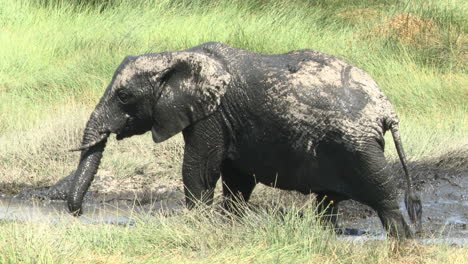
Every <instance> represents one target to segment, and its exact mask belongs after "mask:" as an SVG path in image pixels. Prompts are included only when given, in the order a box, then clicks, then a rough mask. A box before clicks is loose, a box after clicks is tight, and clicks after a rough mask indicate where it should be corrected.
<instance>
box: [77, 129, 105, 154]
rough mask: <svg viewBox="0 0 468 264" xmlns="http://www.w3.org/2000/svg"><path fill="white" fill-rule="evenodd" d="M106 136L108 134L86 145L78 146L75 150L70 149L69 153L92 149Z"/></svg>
mask: <svg viewBox="0 0 468 264" xmlns="http://www.w3.org/2000/svg"><path fill="white" fill-rule="evenodd" d="M108 136H109V133H104V134H101V135H100V136H99V137H98V138H97V139H96V140H94V141H91V142H89V143H88V144H86V145H81V146H79V147H77V148H72V149H70V151H82V150H85V149H89V148H90V147H93V146H95V145H97V144H99V143H100V142H101V141H103V140H104V139H106V138H107V137H108Z"/></svg>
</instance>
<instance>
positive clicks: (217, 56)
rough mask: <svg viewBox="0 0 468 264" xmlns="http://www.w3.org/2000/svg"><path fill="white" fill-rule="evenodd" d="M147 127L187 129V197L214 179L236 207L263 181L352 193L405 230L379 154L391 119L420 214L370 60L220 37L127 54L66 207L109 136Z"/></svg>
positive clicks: (195, 197)
mask: <svg viewBox="0 0 468 264" xmlns="http://www.w3.org/2000/svg"><path fill="white" fill-rule="evenodd" d="M150 130H151V133H152V137H153V140H154V141H155V142H156V143H158V142H162V141H164V140H166V139H168V138H170V137H172V136H174V135H175V134H177V133H179V132H181V131H182V133H183V137H184V141H185V153H184V161H183V169H182V177H183V183H184V185H185V187H184V188H185V196H186V204H187V206H188V207H189V208H191V207H193V206H194V204H195V202H196V201H202V202H205V203H208V204H209V203H211V201H212V198H213V190H214V188H215V184H216V182H217V181H218V179H219V178H220V176H221V178H222V181H223V195H224V197H225V201H226V205H227V207H228V208H230V207H231V206H234V205H233V203H232V202H233V201H236V200H242V201H248V200H249V197H250V194H251V193H252V190H253V189H254V187H255V185H256V184H257V183H259V182H260V183H263V184H266V185H270V186H274V187H278V188H281V189H285V190H296V191H299V192H301V193H304V194H309V193H316V194H317V195H318V197H319V199H322V198H323V199H325V201H326V202H327V203H328V202H331V201H333V203H330V205H329V206H328V207H327V206H323V207H322V210H327V211H326V212H327V213H336V205H337V204H338V203H339V202H340V201H342V200H345V199H354V200H357V201H359V202H362V203H364V204H367V205H369V206H370V207H372V208H373V209H374V210H376V211H377V213H378V215H379V217H380V219H381V221H382V223H383V226H384V227H385V228H386V230H387V231H388V232H389V233H390V235H392V236H396V237H400V238H404V237H410V236H411V231H410V229H409V227H408V225H407V224H406V222H405V220H404V218H403V216H402V214H401V212H400V210H399V206H398V201H397V189H396V180H395V177H396V176H394V174H393V173H391V172H390V171H389V169H390V168H389V166H388V163H387V161H386V159H385V157H384V133H385V131H387V130H391V132H392V135H393V139H394V142H395V145H396V149H397V151H398V155H399V157H400V160H401V163H402V165H403V168H404V172H405V176H406V181H407V190H406V195H405V202H406V208H407V210H408V213H409V216H410V218H411V220H412V221H413V222H416V223H419V224H420V222H421V210H422V209H421V201H420V199H419V198H418V196H417V195H416V194H415V193H414V192H413V189H412V183H411V178H410V177H409V174H408V170H407V167H406V160H405V155H404V152H403V148H402V145H401V141H400V136H399V132H398V119H397V116H396V114H395V112H394V111H393V110H392V106H391V105H390V103H389V101H388V100H387V98H386V97H385V96H384V94H383V93H382V92H381V91H380V89H379V88H378V87H377V84H376V83H375V82H374V81H373V80H372V79H371V78H370V77H369V75H368V74H367V73H365V72H364V71H363V70H361V69H359V68H357V67H354V66H352V65H350V64H349V63H347V62H345V61H343V60H341V59H338V58H336V57H333V56H330V55H326V54H323V53H320V52H316V51H311V50H298V51H292V52H289V53H286V54H278V55H265V54H258V53H254V52H250V51H247V50H242V49H238V48H233V47H230V46H227V45H225V44H221V43H215V42H210V43H205V44H202V45H199V46H196V47H193V48H190V49H187V50H183V51H178V52H161V53H154V54H145V55H140V56H129V57H126V58H125V60H124V61H123V62H122V63H121V64H120V66H119V67H118V68H117V70H116V72H115V74H114V76H113V78H112V81H111V82H110V84H109V86H108V87H107V89H106V91H105V93H104V95H103V96H102V98H101V100H100V101H99V103H98V105H97V106H96V108H95V110H94V111H93V112H92V113H91V116H90V118H89V121H88V122H87V125H86V129H85V131H84V136H83V141H82V145H81V147H79V148H77V149H76V150H80V151H81V157H80V161H79V165H78V168H77V170H76V173H75V178H74V180H73V181H72V184H71V187H70V190H69V194H68V207H69V209H70V211H71V212H73V213H74V214H81V213H82V201H83V196H84V194H85V193H86V191H87V190H88V187H89V186H90V184H91V182H92V180H93V178H94V175H95V173H96V171H97V169H98V166H99V163H100V160H101V157H102V153H103V150H104V147H105V145H106V140H107V138H108V137H109V135H110V133H115V134H116V137H117V139H118V140H121V139H123V138H126V137H130V136H133V135H139V134H143V133H145V132H147V131H150Z"/></svg>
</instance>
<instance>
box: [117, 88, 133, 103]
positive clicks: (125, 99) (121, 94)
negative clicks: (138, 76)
mask: <svg viewBox="0 0 468 264" xmlns="http://www.w3.org/2000/svg"><path fill="white" fill-rule="evenodd" d="M117 97H118V98H119V101H120V102H121V103H122V104H128V103H129V102H130V99H131V97H132V96H131V95H130V94H129V93H128V92H126V91H124V90H120V91H118V92H117Z"/></svg>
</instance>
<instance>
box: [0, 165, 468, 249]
mask: <svg viewBox="0 0 468 264" xmlns="http://www.w3.org/2000/svg"><path fill="white" fill-rule="evenodd" d="M442 161H444V160H443V159H442V160H441V159H439V161H437V162H434V161H430V162H425V163H422V162H413V163H410V173H411V174H412V175H413V177H414V180H415V181H414V185H415V188H416V190H417V192H418V193H419V194H420V196H421V199H422V201H423V219H422V220H423V230H422V232H421V233H419V234H417V237H418V240H419V242H420V243H423V244H434V243H436V244H437V243H444V244H450V245H451V244H455V245H465V246H466V245H468V165H467V163H468V159H467V158H465V156H463V157H462V158H461V159H459V161H458V162H457V164H458V165H460V166H457V167H455V168H454V167H447V166H445V165H444V163H443V162H442ZM393 166H394V168H395V169H394V171H395V173H401V171H400V170H401V165H400V164H399V163H395V164H394V165H393ZM70 177H72V175H71V176H69V177H66V178H64V179H63V180H61V181H59V182H58V183H57V184H55V185H54V186H52V187H50V188H39V189H35V190H25V191H24V192H23V193H20V194H19V195H17V196H16V197H15V198H11V197H3V198H2V197H1V196H0V220H2V219H3V220H19V221H38V220H39V221H42V220H43V219H48V220H46V221H51V219H52V221H57V220H61V219H64V218H70V219H73V218H72V217H71V216H70V215H69V214H68V213H67V208H66V203H65V202H64V201H63V200H64V199H65V193H66V190H67V189H68V188H67V185H68V182H69V180H70ZM139 177H140V176H137V177H133V178H132V177H130V178H129V179H127V181H128V183H127V182H122V181H118V182H117V181H116V180H113V179H112V178H111V177H107V178H106V177H102V178H99V177H97V178H96V180H95V181H94V182H93V185H92V187H91V190H90V192H88V194H87V196H86V199H85V201H86V203H85V204H84V210H85V214H84V215H83V216H81V217H80V218H79V220H80V221H84V222H88V223H103V224H118V225H134V224H135V223H136V221H135V218H136V217H138V215H139V214H148V212H149V211H152V212H155V211H163V213H166V212H170V211H178V210H181V209H182V208H184V206H183V200H184V196H183V188H182V185H181V183H174V182H173V181H172V182H166V183H164V184H163V183H162V182H161V181H160V180H158V181H154V183H152V184H148V179H147V178H144V177H141V178H139ZM396 179H403V177H396ZM116 182H117V184H116ZM152 182H153V181H152ZM158 182H159V184H158ZM404 185H405V184H404V182H401V183H400V186H401V196H400V200H401V204H400V207H401V210H402V211H403V212H404V213H405V214H406V210H405V209H404V204H403V189H404ZM260 189H261V188H260ZM124 190H125V191H124ZM265 194H267V195H265ZM0 195H1V194H0ZM288 195H289V194H288ZM269 196H272V197H269ZM274 196H275V194H273V192H271V193H268V192H266V193H264V192H261V191H260V192H258V193H257V195H255V191H254V194H253V195H252V198H253V199H252V200H253V203H255V202H258V201H263V202H265V199H270V198H271V199H274ZM289 196H290V197H289V198H288V199H296V200H297V198H298V196H297V194H290V195H289ZM37 197H39V198H40V201H38V200H37ZM265 197H267V198H265ZM283 198H284V197H283ZM339 208H340V209H339V218H338V219H339V225H340V227H342V228H346V229H354V230H358V233H364V235H361V236H340V239H345V240H349V241H352V242H356V243H359V242H361V241H367V240H379V239H384V237H385V236H384V232H383V229H382V225H381V223H380V220H379V218H378V217H377V215H376V214H375V212H374V211H373V210H372V209H370V208H369V207H367V206H365V205H362V204H359V203H357V202H354V201H344V202H342V203H340V205H339ZM405 217H406V219H408V216H407V215H406V216H405Z"/></svg>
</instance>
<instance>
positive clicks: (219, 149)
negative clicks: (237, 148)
mask: <svg viewBox="0 0 468 264" xmlns="http://www.w3.org/2000/svg"><path fill="white" fill-rule="evenodd" d="M220 135H221V133H219V134H218V133H214V131H213V130H207V129H206V128H204V127H203V126H196V127H194V128H190V129H188V130H187V131H185V130H184V140H185V152H184V162H183V166H182V178H183V183H184V192H185V200H186V204H187V208H189V209H191V208H193V207H194V206H195V205H196V204H197V203H198V202H202V203H205V204H208V205H211V204H212V202H213V194H214V188H215V186H216V182H217V181H218V180H219V178H220V168H221V163H222V160H223V157H224V143H223V140H222V138H221V136H220Z"/></svg>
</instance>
